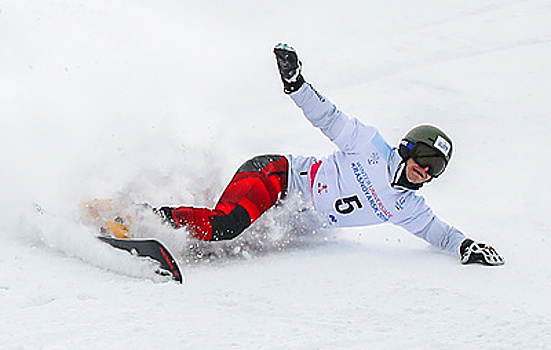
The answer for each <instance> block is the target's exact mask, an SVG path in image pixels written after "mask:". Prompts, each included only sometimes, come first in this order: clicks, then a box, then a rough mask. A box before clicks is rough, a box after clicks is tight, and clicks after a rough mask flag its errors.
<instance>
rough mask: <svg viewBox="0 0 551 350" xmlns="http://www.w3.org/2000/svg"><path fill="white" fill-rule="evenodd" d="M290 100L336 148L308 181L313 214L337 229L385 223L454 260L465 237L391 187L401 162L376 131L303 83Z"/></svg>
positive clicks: (408, 193)
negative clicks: (410, 234)
mask: <svg viewBox="0 0 551 350" xmlns="http://www.w3.org/2000/svg"><path fill="white" fill-rule="evenodd" d="M290 96H291V98H292V99H293V101H294V102H295V103H296V104H297V106H298V107H299V108H301V109H302V111H303V112H304V115H305V116H306V118H307V119H308V120H309V121H310V122H311V123H312V124H313V125H314V126H315V127H317V128H319V129H320V130H321V131H322V132H323V133H324V134H325V135H326V136H327V137H328V138H329V139H330V140H331V141H332V142H333V143H334V144H335V145H337V147H338V150H337V151H335V152H334V153H332V154H331V155H329V156H327V157H325V158H322V159H321V160H322V163H321V166H320V167H319V169H318V171H317V173H316V174H315V177H314V179H313V184H312V188H311V190H312V199H313V203H314V207H315V208H316V210H317V211H319V212H321V213H322V214H323V215H325V216H326V217H327V218H328V219H329V221H330V222H332V223H333V224H335V225H337V226H342V227H352V226H369V225H376V224H381V223H385V222H390V223H393V224H395V225H398V226H401V227H403V228H405V229H406V230H407V231H409V232H411V233H413V234H414V235H416V236H418V237H420V238H422V239H424V240H426V241H427V242H429V243H431V244H432V245H435V246H437V247H439V248H442V249H445V250H448V251H450V252H452V253H454V254H456V255H459V245H460V244H461V241H462V240H463V239H464V238H465V235H463V233H461V232H460V231H459V230H458V229H456V228H454V227H452V226H450V225H448V224H446V223H445V222H444V221H442V220H440V219H439V218H438V217H436V216H435V215H434V213H433V212H432V210H431V209H430V207H429V206H428V205H427V204H426V203H425V199H424V198H423V197H422V196H419V195H417V194H416V191H414V190H408V189H404V188H401V187H393V186H392V181H393V179H394V176H395V174H396V172H397V171H398V168H399V165H400V163H401V158H400V156H399V155H398V152H397V150H396V149H393V148H392V147H390V146H389V144H388V143H387V142H386V141H385V140H384V139H383V138H382V136H381V135H380V134H379V132H378V130H377V129H376V128H375V127H373V126H369V125H365V124H363V123H362V122H360V121H359V120H357V119H355V118H350V117H348V116H347V115H346V114H344V113H343V112H342V111H340V110H338V109H337V107H336V106H335V105H334V104H333V103H331V102H330V101H329V100H328V99H327V98H325V97H324V96H322V95H321V94H320V93H319V92H317V91H316V90H315V89H314V88H313V87H312V86H311V85H310V84H308V83H305V84H303V86H302V87H301V88H300V89H299V90H298V91H296V92H294V93H293V94H291V95H290Z"/></svg>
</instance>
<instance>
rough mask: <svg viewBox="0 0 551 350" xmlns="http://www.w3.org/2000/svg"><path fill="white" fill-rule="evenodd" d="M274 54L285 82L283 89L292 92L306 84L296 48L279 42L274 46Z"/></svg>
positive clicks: (288, 92) (287, 92)
mask: <svg viewBox="0 0 551 350" xmlns="http://www.w3.org/2000/svg"><path fill="white" fill-rule="evenodd" d="M274 54H275V56H276V60H277V67H278V68H279V75H280V76H281V81H282V82H283V91H284V92H285V93H286V94H290V93H293V92H295V91H297V90H298V89H300V87H301V86H302V84H304V78H303V77H302V74H301V69H302V63H301V62H300V60H299V59H298V56H297V53H296V51H295V49H293V48H292V47H291V46H289V45H287V44H283V43H279V44H277V45H276V46H275V47H274Z"/></svg>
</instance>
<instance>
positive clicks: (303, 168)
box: [155, 44, 505, 265]
mask: <svg viewBox="0 0 551 350" xmlns="http://www.w3.org/2000/svg"><path fill="white" fill-rule="evenodd" d="M274 54H275V56H276V61H277V66H278V69H279V73H280V76H281V80H282V82H283V90H284V92H285V93H286V94H288V95H289V96H290V97H291V99H292V100H293V101H294V102H295V104H296V105H297V106H298V107H299V108H300V109H302V111H303V113H304V115H305V116H306V118H307V119H308V120H309V121H310V122H311V123H312V124H313V125H314V126H315V127H317V128H319V129H320V130H321V131H322V132H323V133H324V134H325V135H326V136H327V137H328V138H329V139H330V140H331V141H332V142H333V143H334V144H335V145H336V146H337V147H338V150H337V151H335V152H334V153H332V154H330V155H329V156H327V157H324V158H321V159H317V158H315V157H302V156H291V155H285V156H284V155H262V156H257V157H254V158H253V159H250V160H249V161H247V162H245V163H244V164H243V165H242V166H241V167H240V168H239V169H238V170H237V172H236V174H235V176H234V177H233V179H232V180H231V182H230V184H229V185H228V186H227V188H226V189H225V190H224V192H223V193H222V195H221V197H220V199H219V201H218V203H217V204H216V206H215V207H214V209H207V208H195V207H190V206H180V207H169V206H166V207H160V208H156V209H155V212H156V213H157V214H159V215H160V216H161V217H162V218H163V219H164V220H165V221H166V222H167V223H169V224H170V225H172V226H173V227H174V228H180V227H185V228H186V229H187V230H188V231H189V232H190V234H191V235H192V236H194V237H195V238H198V239H201V240H205V241H219V240H229V239H233V238H235V237H237V236H238V235H239V234H241V233H242V232H243V231H244V230H245V229H246V228H247V227H249V226H250V225H251V224H252V223H253V222H254V221H255V220H257V219H258V218H259V217H260V216H261V215H262V214H263V213H264V212H266V211H267V210H268V209H269V208H271V207H272V206H274V205H275V204H276V203H278V202H279V201H280V200H282V199H284V197H285V195H286V194H287V193H291V192H294V193H299V194H300V195H301V196H303V197H304V198H307V200H309V201H312V203H313V206H314V208H315V209H316V210H317V211H319V212H320V213H321V214H322V215H324V216H325V217H326V218H327V220H328V221H329V222H330V223H331V224H333V225H335V226H341V227H355V226H369V225H375V224H379V223H385V222H389V223H392V224H395V225H398V226H401V227H403V228H404V229H406V230H407V231H409V232H411V233H412V234H414V235H416V236H417V237H420V238H422V239H424V240H425V241H427V242H429V243H430V244H432V245H434V246H436V247H439V248H441V249H444V250H447V251H449V252H452V253H453V254H455V255H457V256H458V257H459V258H460V261H461V262H462V263H463V264H470V263H481V264H485V265H502V264H504V262H505V259H504V258H503V257H502V256H501V255H500V254H498V253H497V252H496V250H495V249H494V248H492V247H491V246H489V245H487V244H484V243H480V242H475V241H474V240H472V239H470V238H466V237H465V235H464V234H463V233H462V232H461V231H459V230H458V229H457V228H455V227H452V226H450V225H448V224H446V223H445V222H444V221H442V220H441V219H439V218H438V217H436V215H435V214H434V213H433V212H432V210H431V209H430V207H429V206H428V205H427V204H426V203H425V200H424V198H423V197H422V196H419V195H418V194H417V193H416V191H417V190H418V189H420V188H421V187H422V186H423V185H424V184H426V183H428V182H430V181H432V180H433V179H436V178H438V177H439V176H441V175H442V173H443V172H444V170H445V169H446V167H447V165H448V163H449V161H450V158H451V156H452V152H453V144H452V141H451V139H450V138H449V137H448V136H447V135H446V134H445V133H444V132H443V131H442V130H440V129H439V128H437V127H435V126H432V125H420V126H416V127H414V128H413V129H411V130H410V131H409V132H408V133H407V134H406V135H405V136H404V138H403V139H402V141H401V142H400V144H399V146H398V147H397V148H392V147H391V146H389V144H387V142H386V141H385V140H384V139H383V137H382V136H381V135H380V134H379V132H378V130H377V129H376V128H375V127H373V126H370V125H365V124H363V123H362V122H360V121H359V120H357V119H355V118H350V117H349V116H347V115H346V114H345V113H343V112H342V111H340V110H339V109H337V107H336V106H335V105H334V104H333V103H331V102H330V101H329V100H328V99H327V98H326V97H324V96H323V95H322V94H320V93H319V92H318V91H316V90H315V89H314V88H313V87H312V85H311V84H309V83H307V82H305V80H304V77H303V75H302V73H301V69H302V63H301V61H300V60H299V59H298V56H297V53H296V51H295V50H294V49H293V48H292V47H290V46H288V45H286V44H278V45H276V47H275V48H274Z"/></svg>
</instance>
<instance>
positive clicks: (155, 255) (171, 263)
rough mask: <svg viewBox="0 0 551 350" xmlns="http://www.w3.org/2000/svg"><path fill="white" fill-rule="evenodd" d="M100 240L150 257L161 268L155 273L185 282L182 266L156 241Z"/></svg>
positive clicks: (113, 238)
mask: <svg viewBox="0 0 551 350" xmlns="http://www.w3.org/2000/svg"><path fill="white" fill-rule="evenodd" d="M98 238H99V239H100V240H101V241H102V242H105V243H107V244H109V245H111V246H112V247H114V248H117V249H122V250H126V251H127V252H129V253H131V254H133V255H136V256H139V257H148V258H151V259H153V260H155V261H157V262H159V264H160V266H159V268H158V269H157V270H156V271H155V272H156V273H157V274H159V275H162V276H169V277H171V278H172V279H173V280H174V281H176V282H178V283H183V282H184V276H183V275H182V272H181V270H180V266H179V265H178V262H177V261H176V259H174V257H173V256H172V253H170V251H169V250H168V248H166V247H165V246H164V244H162V243H161V242H160V241H158V240H156V239H152V238H149V239H136V238H126V239H121V238H115V237H104V236H98Z"/></svg>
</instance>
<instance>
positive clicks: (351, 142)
mask: <svg viewBox="0 0 551 350" xmlns="http://www.w3.org/2000/svg"><path fill="white" fill-rule="evenodd" d="M290 96H291V98H292V99H293V101H294V102H295V104H296V105H297V106H298V107H299V108H300V109H302V112H303V113H304V116H305V117H306V119H308V120H309V121H310V122H311V123H312V125H314V126H315V127H317V128H319V129H320V130H321V131H322V132H323V134H325V136H327V137H328V138H329V139H330V140H331V141H332V142H333V143H334V144H335V145H337V147H339V149H340V150H342V151H343V152H346V153H355V152H358V151H360V148H361V147H365V145H366V144H367V142H366V141H369V140H371V139H372V138H373V137H374V136H375V134H376V133H377V130H376V129H375V128H374V127H372V126H368V125H365V124H363V123H361V122H360V121H359V120H357V119H356V118H350V117H349V116H347V115H346V114H345V113H344V112H342V111H341V110H339V109H338V108H337V106H335V105H334V104H333V103H332V102H331V101H329V100H328V99H327V98H326V97H325V96H323V95H322V94H320V93H319V92H318V91H316V90H315V89H314V88H313V87H312V86H311V85H310V84H308V83H305V84H303V85H302V87H301V88H300V89H299V90H298V91H296V92H294V93H292V94H291V95H290Z"/></svg>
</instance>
